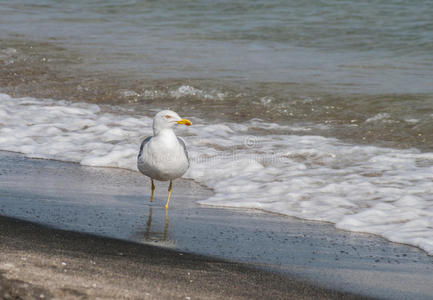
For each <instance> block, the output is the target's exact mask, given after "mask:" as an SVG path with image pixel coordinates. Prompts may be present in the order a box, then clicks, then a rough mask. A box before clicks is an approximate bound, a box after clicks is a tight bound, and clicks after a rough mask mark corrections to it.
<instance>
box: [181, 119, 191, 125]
mask: <svg viewBox="0 0 433 300" xmlns="http://www.w3.org/2000/svg"><path fill="white" fill-rule="evenodd" d="M177 124H183V125H186V126H189V125H191V124H192V123H191V121H190V120H187V119H182V120H180V121H177Z"/></svg>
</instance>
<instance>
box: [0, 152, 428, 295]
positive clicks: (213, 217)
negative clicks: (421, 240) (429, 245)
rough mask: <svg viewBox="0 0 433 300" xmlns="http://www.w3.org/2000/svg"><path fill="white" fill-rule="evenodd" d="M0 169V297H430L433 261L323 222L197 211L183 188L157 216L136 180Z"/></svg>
mask: <svg viewBox="0 0 433 300" xmlns="http://www.w3.org/2000/svg"><path fill="white" fill-rule="evenodd" d="M0 161H1V167H0V173H1V175H0V197H1V202H0V212H1V214H2V215H3V217H2V218H1V225H0V226H1V229H0V232H1V233H0V236H1V240H2V243H1V253H2V255H1V262H0V271H1V276H2V279H1V280H2V289H3V290H2V293H3V296H4V295H6V294H8V295H11V297H12V296H14V295H16V296H19V297H21V298H26V297H27V299H32V298H34V297H35V295H41V294H42V295H44V297H45V298H50V297H54V298H72V299H85V298H90V299H96V298H122V297H123V298H140V299H141V298H145V299H147V298H149V299H171V298H174V299H188V297H190V299H203V298H204V299H284V298H285V299H294V298H295V299H296V298H299V299H304V298H349V297H353V298H357V297H373V298H384V299H385V298H388V299H408V298H411V299H428V298H430V297H431V295H432V294H433V291H432V286H433V285H432V278H431V270H432V267H433V258H432V257H431V256H428V255H426V254H425V253H424V252H423V251H421V250H419V249H417V248H414V247H409V246H405V245H400V244H394V243H390V242H388V241H386V240H384V239H382V238H379V237H375V236H372V235H365V234H356V233H350V232H346V231H341V230H335V229H334V228H333V226H332V225H331V224H327V223H321V222H308V221H302V220H298V219H293V218H288V217H284V216H278V215H273V214H268V213H264V212H260V211H251V210H235V209H219V208H208V207H204V206H200V205H197V204H195V201H196V200H198V199H201V198H203V197H207V196H209V195H211V191H209V190H207V189H205V188H203V187H201V186H199V185H197V184H195V183H194V182H192V181H188V180H179V181H177V182H176V185H175V189H174V194H173V201H172V203H171V204H172V206H171V207H170V209H169V211H168V214H167V215H166V214H165V210H164V209H163V203H164V197H165V193H166V187H165V186H164V185H163V184H160V185H158V186H157V195H156V199H155V202H154V203H152V204H150V203H149V202H148V193H147V188H146V187H147V186H148V182H147V180H146V179H145V178H144V177H143V176H140V174H138V173H136V172H131V171H126V170H120V169H110V168H91V167H83V166H80V165H78V164H73V163H67V162H58V161H50V160H40V159H29V158H25V157H24V156H23V155H20V154H15V153H10V152H1V160H0ZM60 175H61V176H60ZM39 224H43V225H39ZM55 228H57V229H55ZM60 229H61V230H60ZM355 295H360V296H355Z"/></svg>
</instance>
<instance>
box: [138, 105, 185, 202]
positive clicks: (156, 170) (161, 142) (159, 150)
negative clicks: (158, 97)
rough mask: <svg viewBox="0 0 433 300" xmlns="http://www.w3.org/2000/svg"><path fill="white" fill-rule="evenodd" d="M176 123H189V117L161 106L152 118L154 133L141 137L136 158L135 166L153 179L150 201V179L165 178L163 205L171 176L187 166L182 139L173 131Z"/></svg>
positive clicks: (169, 192) (177, 175)
mask: <svg viewBox="0 0 433 300" xmlns="http://www.w3.org/2000/svg"><path fill="white" fill-rule="evenodd" d="M176 124H183V125H186V126H190V125H191V121H189V120H187V119H182V118H181V117H179V115H178V114H177V113H175V112H174V111H171V110H163V111H160V112H159V113H157V114H156V115H155V117H154V118H153V136H149V137H147V138H145V139H144V140H143V142H142V143H141V146H140V152H139V153H138V158H137V167H138V170H139V171H140V172H141V173H143V174H144V175H146V176H148V177H150V180H151V182H152V187H151V188H152V195H151V196H150V202H153V193H154V191H155V184H154V183H153V180H159V181H168V180H170V185H169V187H168V198H167V202H166V204H165V208H166V209H167V208H168V203H169V202H170V195H171V191H172V190H173V180H174V179H176V178H179V177H181V176H182V175H183V174H185V172H186V171H187V170H188V168H189V157H188V152H187V151H186V145H185V141H184V140H183V139H182V138H180V137H177V136H176V134H175V133H174V131H173V126H174V125H176Z"/></svg>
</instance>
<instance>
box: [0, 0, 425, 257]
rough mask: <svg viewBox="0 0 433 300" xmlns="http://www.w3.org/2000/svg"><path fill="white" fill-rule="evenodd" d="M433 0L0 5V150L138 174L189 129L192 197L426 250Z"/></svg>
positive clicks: (102, 0) (20, 2)
mask: <svg viewBox="0 0 433 300" xmlns="http://www.w3.org/2000/svg"><path fill="white" fill-rule="evenodd" d="M432 15H433V3H432V2H431V1H427V0H416V1H410V2H408V1H379V0H377V1H364V2H362V3H361V2H357V1H344V2H341V1H330V0H323V1H303V2H298V1H278V0H271V1H246V0H241V1H208V0H202V1H186V0H185V1H175V2H173V1H107V0H100V1H73V2H66V1H54V0H41V1H37V2H35V1H26V0H17V1H2V0H0V28H1V30H0V92H1V94H0V150H8V151H16V152H22V153H25V154H26V155H28V156H29V157H39V158H47V159H58V160H65V161H73V162H79V163H81V164H83V165H91V166H103V167H104V166H105V167H118V168H127V169H132V170H136V167H135V159H136V155H137V151H138V147H139V144H140V142H141V139H142V138H144V137H145V136H148V135H150V134H151V120H152V117H153V115H154V114H155V113H156V112H157V111H159V110H160V109H166V108H170V109H173V110H175V111H177V112H178V113H179V114H180V115H181V116H183V117H187V118H190V119H192V121H193V126H191V127H189V128H180V127H179V128H177V132H178V134H179V135H181V136H183V137H184V138H185V139H186V141H187V143H188V144H189V149H190V152H191V157H192V166H191V169H190V170H189V171H188V173H187V174H186V177H188V178H191V179H193V180H195V181H197V182H200V183H202V184H205V185H206V186H208V187H210V188H212V189H213V190H214V192H215V195H214V196H212V197H211V198H210V199H206V200H203V201H201V202H200V203H201V204H205V205H213V206H228V207H244V208H256V209H261V210H266V211H270V212H275V213H279V214H285V215H290V216H296V217H299V218H305V219H312V220H320V221H327V222H332V223H334V224H336V225H335V226H336V227H338V228H342V229H346V230H352V231H362V232H370V233H375V234H378V235H381V236H384V237H386V238H387V239H389V240H391V241H395V242H401V243H408V244H411V245H415V246H418V247H420V248H422V249H424V250H426V251H427V252H428V253H429V254H433V204H432V203H433V196H432V195H433V79H432V78H433V18H432V17H431V16H432Z"/></svg>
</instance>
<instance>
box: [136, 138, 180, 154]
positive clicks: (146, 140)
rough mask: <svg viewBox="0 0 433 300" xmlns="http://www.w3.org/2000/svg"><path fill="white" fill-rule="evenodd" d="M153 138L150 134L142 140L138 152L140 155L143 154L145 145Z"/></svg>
mask: <svg viewBox="0 0 433 300" xmlns="http://www.w3.org/2000/svg"><path fill="white" fill-rule="evenodd" d="M151 139H152V137H151V136H148V137H147V138H145V139H144V140H143V142H141V146H140V152H138V157H140V156H141V154H142V152H143V148H144V145H146V144H147V143H149V142H150V140H151ZM184 147H185V146H184Z"/></svg>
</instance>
